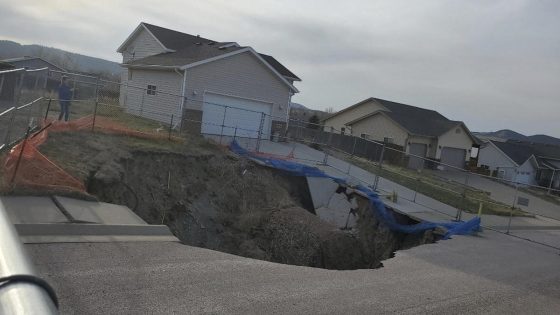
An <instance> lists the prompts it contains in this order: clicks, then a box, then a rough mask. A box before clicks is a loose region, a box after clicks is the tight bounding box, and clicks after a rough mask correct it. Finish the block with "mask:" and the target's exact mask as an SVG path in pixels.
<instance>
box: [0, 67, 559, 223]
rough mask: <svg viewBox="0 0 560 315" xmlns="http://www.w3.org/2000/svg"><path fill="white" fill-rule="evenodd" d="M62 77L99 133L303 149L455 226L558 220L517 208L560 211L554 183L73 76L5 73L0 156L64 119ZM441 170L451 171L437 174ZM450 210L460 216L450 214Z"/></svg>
mask: <svg viewBox="0 0 560 315" xmlns="http://www.w3.org/2000/svg"><path fill="white" fill-rule="evenodd" d="M62 76H66V77H68V78H69V84H70V87H71V88H72V99H71V105H70V118H71V119H76V118H83V117H89V116H91V117H93V126H92V130H94V131H95V130H96V125H98V124H100V123H102V122H103V120H104V119H109V120H111V121H113V122H115V123H118V124H122V125H124V126H126V127H127V128H130V129H134V130H137V131H141V132H144V133H152V134H160V135H167V138H169V139H171V138H178V137H179V138H181V137H185V136H187V135H192V134H197V135H199V134H204V135H205V136H207V137H209V138H212V139H214V140H215V141H216V142H217V143H219V144H227V143H229V141H231V140H232V139H236V140H238V141H239V142H240V144H242V145H244V146H245V147H246V148H247V149H249V150H254V151H259V150H264V151H266V148H263V146H262V143H263V141H274V142H284V143H290V145H293V146H294V147H295V145H296V143H297V144H302V145H305V146H309V147H311V148H313V149H316V150H317V151H319V153H317V154H316V155H315V156H313V157H309V156H298V155H296V156H292V158H294V159H295V160H298V161H301V162H303V163H307V164H311V165H323V166H325V167H329V168H331V169H333V170H335V171H336V172H338V173H339V174H341V175H344V176H347V177H352V178H354V179H355V180H356V181H357V182H359V183H361V184H365V185H368V186H372V187H373V188H375V189H377V190H378V191H382V192H384V193H386V194H392V193H394V192H395V191H400V195H399V198H402V199H404V200H409V201H411V202H414V203H416V204H418V205H422V206H424V207H426V208H431V209H435V211H439V212H442V213H445V214H446V215H449V216H451V217H454V218H456V219H460V218H461V217H462V215H463V212H465V211H468V212H476V211H482V213H483V214H496V215H498V216H499V218H498V219H496V220H498V221H499V220H505V221H504V222H503V223H504V224H503V226H508V227H509V225H510V222H508V221H509V220H511V216H513V215H516V216H517V215H538V216H544V217H547V216H548V217H551V218H554V219H558V218H560V213H558V214H556V213H552V212H546V211H545V212H543V211H533V210H532V208H530V207H527V206H522V205H520V204H519V198H518V197H520V196H527V194H530V195H531V196H533V197H534V198H537V197H538V198H544V199H547V200H548V201H549V202H550V203H551V204H555V205H559V206H560V200H559V199H557V197H555V195H560V189H558V188H556V187H555V186H553V185H552V184H551V185H550V186H548V187H545V186H539V185H531V184H524V183H519V182H516V181H515V180H509V179H501V178H496V177H493V176H488V175H484V174H478V173H475V172H472V171H469V170H467V169H463V168H460V167H457V166H455V165H449V164H445V163H442V162H441V161H438V160H435V159H432V158H428V157H424V156H419V155H415V154H411V153H410V152H407V150H406V148H404V147H403V146H400V145H397V144H392V143H387V142H384V141H377V140H374V139H366V138H362V137H357V136H355V135H351V134H345V133H343V132H342V131H341V130H337V129H335V128H327V129H325V127H324V126H323V125H321V124H315V123H311V122H307V121H302V120H297V119H290V118H288V116H287V115H278V114H277V113H268V112H260V111H256V110H252V109H247V108H242V107H240V106H232V105H231V104H219V103H214V102H208V101H205V100H204V98H201V97H200V96H196V95H187V94H185V95H181V93H178V92H176V91H171V90H165V89H164V88H163V87H161V88H159V89H153V88H148V87H147V86H140V85H139V84H135V83H131V82H127V83H120V82H114V81H109V80H105V79H102V78H99V77H97V76H91V75H84V74H75V73H69V72H60V71H46V70H44V69H39V70H37V71H28V70H24V69H16V70H9V71H4V72H0V82H1V83H2V84H0V106H1V105H5V107H0V149H2V148H6V147H9V146H10V144H13V143H14V142H16V141H18V139H21V138H22V137H23V136H24V135H25V131H26V129H27V127H28V126H30V125H31V126H32V127H36V126H37V124H38V122H39V121H40V120H42V119H47V120H57V119H60V118H61V110H60V109H59V106H58V103H59V101H60V100H59V98H58V95H57V93H56V88H57V87H58V84H59V80H60V78H61V77H62ZM2 97H6V100H5V101H6V102H4V103H2V100H3V98H2ZM10 97H11V98H10ZM203 109H206V110H207V111H208V112H213V113H214V116H215V117H214V119H209V118H208V117H206V116H205V114H206V112H205V111H203ZM242 116H251V117H253V118H254V119H253V121H255V123H254V124H253V125H250V126H248V125H246V124H245V123H246V120H242V119H241V118H240V117H242ZM321 151H322V153H321ZM411 159H416V160H418V161H422V163H420V164H421V165H424V169H421V170H410V169H408V168H407V166H408V165H409V161H410V160H411ZM438 168H444V169H445V170H446V171H445V172H439V171H438ZM360 169H363V170H365V171H367V172H369V173H371V174H373V177H371V176H370V177H367V176H366V175H364V174H365V173H363V172H361V171H360ZM449 171H454V173H453V174H454V175H453V177H451V178H444V177H442V176H443V175H444V174H447V175H449V173H451V172H449ZM360 172H361V173H360ZM559 173H560V172H559ZM440 177H441V178H440ZM475 179H488V180H491V181H493V182H496V183H502V184H505V185H508V186H507V187H511V188H509V189H510V190H511V196H509V197H508V198H502V199H500V200H497V199H498V198H493V197H494V196H489V195H488V194H486V193H485V192H484V191H482V190H480V189H477V188H475V187H473V185H472V181H473V180H475ZM470 183H471V184H470ZM507 187H506V188H507ZM425 196H427V197H429V198H425ZM434 200H435V201H434ZM445 205H447V206H451V207H453V208H456V209H459V211H458V212H457V213H452V212H451V211H449V209H448V208H449V207H447V208H446V207H445ZM508 215H509V217H508ZM514 221H515V219H514ZM500 222H501V221H500ZM508 229H509V228H508Z"/></svg>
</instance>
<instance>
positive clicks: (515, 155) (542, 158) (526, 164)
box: [478, 140, 560, 189]
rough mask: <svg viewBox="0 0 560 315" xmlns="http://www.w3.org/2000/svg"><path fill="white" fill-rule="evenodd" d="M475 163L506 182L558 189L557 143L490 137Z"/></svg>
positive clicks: (559, 161)
mask: <svg viewBox="0 0 560 315" xmlns="http://www.w3.org/2000/svg"><path fill="white" fill-rule="evenodd" d="M478 166H479V167H481V168H485V169H488V170H490V171H491V172H492V174H493V175H494V176H496V177H498V178H503V179H505V180H507V181H512V182H517V183H520V184H527V185H539V186H543V187H548V188H551V189H559V188H560V147H558V146H554V145H548V144H539V143H527V142H518V141H505V142H502V141H493V140H489V141H488V142H486V143H485V144H483V145H482V147H481V149H480V152H479V157H478Z"/></svg>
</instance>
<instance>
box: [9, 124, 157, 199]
mask: <svg viewBox="0 0 560 315" xmlns="http://www.w3.org/2000/svg"><path fill="white" fill-rule="evenodd" d="M48 123H49V122H47V121H45V122H43V126H46V127H45V128H44V129H42V130H41V131H39V132H37V133H35V134H33V135H31V136H30V137H29V138H28V139H26V140H23V141H22V142H20V143H19V144H17V145H16V146H14V147H13V148H12V149H11V150H10V152H9V153H8V154H7V156H6V158H5V160H4V163H3V168H4V169H3V173H4V176H3V177H4V181H5V183H4V184H5V185H6V186H7V187H8V186H9V185H14V186H18V187H29V188H35V189H47V190H54V191H78V192H82V193H85V192H86V187H85V186H84V183H82V182H81V181H80V180H78V179H76V178H74V177H73V176H72V175H70V174H68V173H67V172H66V171H65V170H63V169H62V168H61V167H59V166H58V165H56V164H55V163H54V162H52V161H51V160H49V159H48V158H47V157H46V156H45V155H43V154H42V153H41V152H40V151H39V149H38V147H39V146H40V145H41V144H43V143H45V142H46V141H47V138H48V133H49V132H68V131H78V130H91V129H92V126H93V116H87V117H82V118H79V119H75V120H71V121H68V122H58V121H54V122H51V124H50V126H49V125H48ZM95 131H101V132H104V133H116V134H124V135H128V136H134V137H140V138H148V139H166V140H167V138H168V135H163V134H151V133H148V132H142V131H138V130H132V129H130V128H127V127H125V126H122V125H120V124H119V123H118V122H115V121H113V120H111V119H109V118H106V117H97V118H96V119H95ZM22 149H23V150H22ZM20 155H21V159H20ZM18 160H20V161H19V166H18ZM16 171H17V173H16Z"/></svg>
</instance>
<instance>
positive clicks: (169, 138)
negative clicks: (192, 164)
mask: <svg viewBox="0 0 560 315" xmlns="http://www.w3.org/2000/svg"><path fill="white" fill-rule="evenodd" d="M172 129H173V114H171V121H170V122H169V137H168V140H171V130H172Z"/></svg>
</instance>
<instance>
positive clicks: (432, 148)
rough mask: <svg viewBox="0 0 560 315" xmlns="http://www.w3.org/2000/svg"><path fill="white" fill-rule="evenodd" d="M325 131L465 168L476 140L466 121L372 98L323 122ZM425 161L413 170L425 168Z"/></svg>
mask: <svg viewBox="0 0 560 315" xmlns="http://www.w3.org/2000/svg"><path fill="white" fill-rule="evenodd" d="M323 123H324V130H325V131H328V132H337V133H343V134H351V135H355V136H359V137H362V138H366V139H370V140H375V141H384V142H389V143H394V144H397V145H399V146H402V147H403V149H404V150H406V152H407V153H408V154H413V155H418V156H422V157H428V158H431V159H435V160H438V161H441V162H442V163H444V164H448V165H451V166H454V167H458V168H464V167H465V163H466V162H467V161H469V159H470V157H471V149H472V147H473V144H476V143H477V141H476V138H475V137H474V136H473V135H472V134H471V133H470V131H469V130H468V128H467V127H466V126H465V124H464V123H463V122H460V121H452V120H449V119H447V118H446V117H444V116H443V115H441V114H440V113H438V112H436V111H434V110H429V109H424V108H419V107H415V106H410V105H405V104H400V103H395V102H391V101H386V100H382V99H378V98H368V99H365V100H363V101H361V102H359V103H357V104H355V105H352V106H350V107H348V108H345V109H343V110H341V111H339V112H337V113H335V114H333V115H331V116H329V117H327V118H326V119H324V120H323ZM423 166H424V161H423V160H422V159H415V158H413V157H411V158H410V159H409V167H411V168H422V167H423Z"/></svg>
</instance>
